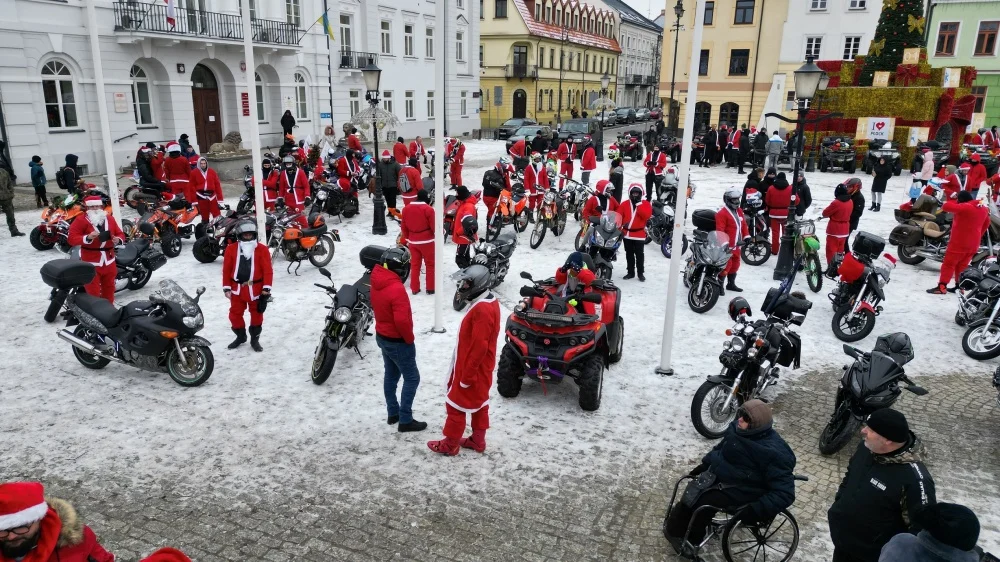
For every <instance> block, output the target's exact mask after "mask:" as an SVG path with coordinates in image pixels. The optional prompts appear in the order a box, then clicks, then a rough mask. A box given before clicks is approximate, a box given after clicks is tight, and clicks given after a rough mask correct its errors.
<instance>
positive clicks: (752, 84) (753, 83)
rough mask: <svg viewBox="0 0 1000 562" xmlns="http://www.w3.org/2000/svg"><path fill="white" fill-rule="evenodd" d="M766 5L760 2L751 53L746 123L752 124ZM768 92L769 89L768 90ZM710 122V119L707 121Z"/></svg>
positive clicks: (765, 2) (765, 1)
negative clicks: (753, 45) (751, 74)
mask: <svg viewBox="0 0 1000 562" xmlns="http://www.w3.org/2000/svg"><path fill="white" fill-rule="evenodd" d="M765 4H767V0H761V1H760V25H758V26H757V46H756V48H755V49H754V53H753V78H751V82H750V119H748V120H747V123H753V99H754V94H755V93H756V92H757V61H758V60H759V59H760V56H759V55H760V34H761V32H762V31H764V5H765ZM768 90H770V88H768ZM709 121H711V119H709Z"/></svg>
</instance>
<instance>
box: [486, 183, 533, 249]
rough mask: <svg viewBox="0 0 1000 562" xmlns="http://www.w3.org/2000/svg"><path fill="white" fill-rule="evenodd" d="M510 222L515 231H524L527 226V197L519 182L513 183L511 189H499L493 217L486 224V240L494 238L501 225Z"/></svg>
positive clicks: (490, 240) (501, 228)
mask: <svg viewBox="0 0 1000 562" xmlns="http://www.w3.org/2000/svg"><path fill="white" fill-rule="evenodd" d="M510 224H512V225H514V230H515V231H517V232H524V231H525V229H527V228H528V197H527V196H526V195H525V194H524V186H523V185H521V184H520V183H515V184H514V186H513V188H512V189H507V188H506V187H505V188H503V189H502V190H500V197H498V198H497V204H496V208H495V209H494V210H493V218H492V219H490V221H489V224H487V225H486V241H487V242H492V241H493V240H496V239H497V237H498V236H500V231H501V230H503V227H505V226H507V225H510Z"/></svg>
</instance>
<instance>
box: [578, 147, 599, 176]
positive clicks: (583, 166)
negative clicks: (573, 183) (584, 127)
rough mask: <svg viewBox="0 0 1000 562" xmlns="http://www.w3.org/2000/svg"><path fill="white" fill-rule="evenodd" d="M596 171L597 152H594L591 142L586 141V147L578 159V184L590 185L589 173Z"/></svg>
mask: <svg viewBox="0 0 1000 562" xmlns="http://www.w3.org/2000/svg"><path fill="white" fill-rule="evenodd" d="M596 169H597V152H596V151H595V150H594V143H593V141H589V140H588V141H587V147H586V148H584V149H583V155H582V156H581V157H580V183H582V184H584V185H590V173H591V172H593V171H594V170H596Z"/></svg>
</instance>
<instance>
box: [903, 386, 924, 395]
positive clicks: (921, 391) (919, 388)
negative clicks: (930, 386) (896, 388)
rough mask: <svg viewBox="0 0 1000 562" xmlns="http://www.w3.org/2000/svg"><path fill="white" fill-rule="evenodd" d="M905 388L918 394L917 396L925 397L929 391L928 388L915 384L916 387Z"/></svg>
mask: <svg viewBox="0 0 1000 562" xmlns="http://www.w3.org/2000/svg"><path fill="white" fill-rule="evenodd" d="M903 388H905V389H906V390H909V391H910V392H912V393H914V394H916V395H917V396H924V395H926V394H927V389H926V388H924V387H922V386H917V385H915V384H914V385H910V386H906V387H903Z"/></svg>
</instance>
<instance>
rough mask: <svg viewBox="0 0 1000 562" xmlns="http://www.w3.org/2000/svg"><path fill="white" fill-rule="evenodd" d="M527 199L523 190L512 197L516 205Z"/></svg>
mask: <svg viewBox="0 0 1000 562" xmlns="http://www.w3.org/2000/svg"><path fill="white" fill-rule="evenodd" d="M525 197H526V196H525V195H524V190H523V189H522V190H520V191H515V192H514V196H513V197H511V199H513V201H514V202H515V203H520V202H521V200H522V199H524V198H525Z"/></svg>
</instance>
